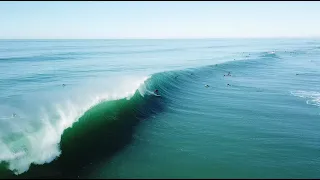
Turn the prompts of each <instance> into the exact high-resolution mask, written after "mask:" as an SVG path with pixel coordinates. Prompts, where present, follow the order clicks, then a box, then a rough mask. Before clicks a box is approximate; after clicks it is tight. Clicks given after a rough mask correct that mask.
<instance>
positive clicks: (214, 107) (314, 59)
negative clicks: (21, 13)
mask: <svg viewBox="0 0 320 180" xmlns="http://www.w3.org/2000/svg"><path fill="white" fill-rule="evenodd" d="M284 42H285V43H284ZM7 43H8V42H6V41H0V52H2V54H1V57H0V78H1V79H0V92H1V93H0V101H1V102H2V103H1V104H0V150H1V151H0V162H1V164H0V178H3V177H9V178H17V177H18V178H37V177H46V178H48V177H49V178H52V177H56V178H64V177H67V178H77V177H78V176H80V177H88V174H92V173H93V174H94V175H93V176H92V177H104V178H106V177H107V178H119V177H126V178H129V177H137V178H138V177H146V175H145V174H142V169H145V170H147V171H148V172H153V173H154V174H153V175H151V174H152V173H151V174H149V175H150V176H152V177H153V176H154V177H163V176H165V175H163V174H161V173H157V171H156V170H155V169H152V168H151V165H154V166H155V167H158V168H157V169H161V168H160V166H161V167H162V168H163V171H164V172H168V173H167V174H168V176H170V177H174V176H175V173H173V172H172V173H171V171H170V168H172V166H174V165H175V163H180V164H185V166H184V167H181V168H180V170H182V169H187V170H188V169H189V168H190V171H189V170H188V172H187V173H185V175H181V176H178V177H182V176H183V177H186V176H188V177H195V176H194V175H193V174H192V173H193V170H192V167H193V168H194V166H192V163H191V162H194V164H197V167H203V166H204V164H206V165H205V166H206V167H217V166H219V164H220V165H221V164H224V165H225V169H229V170H230V171H232V172H233V173H234V174H235V175H238V176H237V177H253V178H256V177H261V176H263V174H272V173H274V174H276V175H277V176H278V177H309V176H303V174H304V175H305V174H306V172H304V171H303V169H300V170H297V169H295V168H294V167H293V166H292V164H291V163H292V162H293V161H299V162H300V163H302V164H304V163H305V161H303V158H302V157H305V158H309V159H311V158H312V157H313V155H314V153H313V150H314V149H313V147H317V146H318V144H317V143H316V142H314V137H316V136H318V135H319V134H317V128H316V127H315V126H312V124H313V125H314V123H315V122H316V120H317V118H319V113H316V115H314V112H318V111H317V109H312V108H311V107H309V106H304V105H305V103H301V101H299V99H298V98H296V96H297V97H301V98H304V99H306V102H307V104H311V105H314V106H313V107H318V106H319V93H318V92H320V87H319V84H320V83H319V78H316V77H318V75H319V65H320V64H319V63H318V57H319V48H317V45H316V44H308V43H305V41H301V40H286V41H283V40H259V41H257V40H181V41H178V40H175V41H174V40H146V41H145V40H127V41H125V40H119V41H111V40H110V41H80V42H74V41H22V42H20V41H16V42H11V46H8V44H7ZM25 44H28V46H27V47H26V48H24V46H25ZM240 47H241V48H240ZM229 72H230V75H228V73H229ZM13 84H14V86H13ZM62 84H64V85H62ZM155 89H158V90H159V92H160V94H161V97H156V96H154V93H153V91H154V90H155ZM287 104H289V105H287ZM303 118H308V119H309V122H308V124H307V125H303V124H301V121H300V120H301V119H303ZM241 122H245V123H241ZM146 124H147V125H148V128H149V129H143V130H142V131H141V129H140V128H141V127H144V126H145V125H146ZM309 125H310V126H309ZM297 127H300V129H299V128H297ZM137 129H138V130H137ZM139 129H140V130H139ZM290 129H291V130H290ZM292 129H294V130H295V131H294V132H293V131H292ZM225 132H228V133H225ZM277 132H282V134H281V133H277ZM299 133H300V134H301V133H302V134H303V137H304V140H305V142H303V141H302V139H301V138H298V137H299V135H298V134H299ZM139 134H140V136H139ZM141 134H143V135H141ZM300 137H301V136H300ZM312 137H313V138H312ZM149 138H150V139H149ZM277 138H280V139H281V138H282V139H284V141H280V140H279V139H277ZM274 139H276V140H274ZM258 140H259V141H258ZM273 140H274V141H273ZM285 140H287V141H285ZM293 140H295V141H296V142H300V145H299V148H301V149H304V150H305V151H298V150H297V149H295V150H294V151H295V153H296V154H297V155H298V156H297V157H294V156H293V154H294V153H292V151H290V148H288V147H293V145H294V143H293ZM146 142H148V143H146ZM214 142H222V143H221V144H220V145H219V143H214ZM137 143H138V145H137ZM308 143H309V144H308ZM131 144H134V145H131ZM310 144H311V145H310ZM213 147H215V148H213ZM241 147H250V149H243V148H241ZM276 147H281V148H280V149H277V148H276ZM127 148H129V149H131V150H132V149H133V151H132V152H126V151H125V152H123V151H124V149H127ZM263 148H265V149H268V150H269V152H270V153H269V154H268V153H267V152H265V150H264V149H263ZM220 150H221V151H220ZM307 151H308V152H311V153H310V154H308V155H306V154H304V152H307ZM143 152H144V153H146V154H145V155H148V156H149V155H150V157H151V156H152V157H154V160H152V161H151V160H149V161H148V160H145V161H143V160H141V159H135V157H142V155H143ZM151 152H152V155H151V154H148V153H151ZM211 152H214V154H217V155H219V156H220V158H218V157H217V156H214V155H211V154H212V153H211ZM246 152H247V153H250V154H251V155H252V157H253V158H252V159H250V158H249V157H248V156H246ZM123 153H124V155H123ZM140 153H142V154H140ZM179 153H180V154H181V153H182V154H184V155H185V156H184V157H190V159H188V158H182V157H180V156H179V155H178V154H179ZM259 153H262V154H263V157H262V156H260V155H259ZM119 154H120V156H118V155H119ZM161 155H162V156H161ZM164 155H166V156H168V157H171V158H172V159H173V161H175V162H172V163H171V164H170V163H168V162H164V159H165V158H163V157H164ZM238 155H239V156H238ZM240 155H241V156H240ZM277 155H281V156H277ZM285 155H286V156H288V157H291V159H292V161H290V160H287V159H285V158H281V157H284V156H285ZM125 157H131V158H127V159H126V158H125ZM204 157H205V158H204ZM229 157H233V158H234V160H231V159H230V158H229ZM241 157H247V160H246V162H248V164H247V165H246V164H242V162H244V161H241ZM299 157H301V159H299ZM114 158H115V159H114ZM118 158H119V159H118ZM122 158H123V159H122ZM199 159H201V161H200V160H199ZM279 159H280V160H279ZM278 160H279V161H282V162H283V164H282V165H283V167H288V169H291V170H293V169H294V170H295V171H293V172H294V173H293V172H292V173H290V172H289V171H286V170H283V171H282V172H279V173H278V171H277V172H276V171H272V169H273V170H274V167H275V166H273V165H275V164H277V163H276V162H278ZM300 160H301V161H300ZM258 161H259V162H258ZM108 162H112V163H111V164H112V165H110V164H108V168H106V167H105V163H108ZM123 162H126V163H124V164H123ZM135 162H140V165H139V166H141V169H140V170H139V171H138V170H137V171H135V172H134V170H132V171H130V170H128V169H130V167H133V166H134V165H133V164H135ZM228 162H230V163H234V164H239V165H241V166H242V168H243V171H242V172H244V171H247V172H249V175H247V176H245V175H244V174H241V172H239V171H240V170H239V171H237V170H234V167H233V166H232V165H231V164H228ZM157 163H158V164H157ZM272 163H274V164H272ZM308 163H309V162H307V163H306V164H308ZM163 164H167V165H168V166H167V167H163ZM306 164H304V165H306ZM314 164H316V165H317V164H318V162H315V163H314ZM149 165H150V166H149ZM171 165H172V166H171ZM278 165H279V164H278ZM253 166H256V167H261V166H265V167H266V168H265V170H261V169H255V168H253ZM279 166H281V165H279ZM109 167H110V169H109ZM120 167H123V168H124V169H126V170H124V169H122V168H120ZM175 167H179V166H178V164H176V166H175ZM221 168H222V167H221ZM239 168H240V169H241V167H237V169H239ZM245 168H247V169H245ZM222 169H223V168H222ZM309 171H310V172H311V173H310V176H312V177H314V175H315V174H317V173H319V172H318V171H317V170H315V169H314V166H310V169H309ZM115 172H118V173H120V174H117V175H115V174H114V173H115ZM144 172H145V171H144ZM181 172H182V171H181ZM213 172H214V174H216V175H217V177H227V175H226V174H223V172H224V171H220V170H217V169H210V168H208V169H204V170H203V174H202V176H203V177H212V175H213V174H212V173H213ZM259 173H260V174H259ZM281 173H283V174H284V175H283V176H281ZM295 173H296V174H295ZM299 173H300V174H299ZM101 174H102V175H101ZM177 174H179V168H177ZM180 174H181V173H180ZM100 175H101V176H100ZM295 175H296V176H295ZM150 176H148V177H150ZM199 176H201V175H199ZM202 176H201V177H202ZM263 177H265V176H263Z"/></svg>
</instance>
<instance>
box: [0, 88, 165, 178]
mask: <svg viewBox="0 0 320 180" xmlns="http://www.w3.org/2000/svg"><path fill="white" fill-rule="evenodd" d="M164 109H165V99H164V98H158V97H154V96H145V97H144V98H143V97H141V96H140V94H139V93H138V92H136V94H135V95H134V96H133V97H132V98H131V99H130V100H126V99H120V100H115V101H107V102H103V103H100V104H99V105H97V106H95V107H93V108H92V109H90V110H89V111H87V112H86V113H85V114H84V115H83V116H82V117H81V118H80V119H79V121H78V122H76V123H75V124H74V125H73V127H72V128H68V129H66V130H65V131H64V133H63V135H62V139H61V143H60V149H61V151H62V153H61V155H60V157H59V158H57V159H56V160H55V161H53V162H51V163H48V164H44V165H32V166H31V167H30V169H29V170H28V171H27V172H26V173H23V174H21V175H19V176H16V175H14V174H13V173H12V172H11V171H9V170H5V168H3V167H0V178H79V177H80V178H81V177H83V176H84V175H85V174H89V173H90V172H92V171H93V170H94V168H95V167H96V166H97V164H99V163H102V162H106V161H108V159H110V158H111V157H112V155H114V154H115V153H117V152H119V151H120V150H121V149H123V148H124V147H125V146H126V145H128V144H129V143H130V142H131V141H132V135H133V131H134V127H135V126H136V125H137V124H138V123H139V121H141V120H147V119H148V118H150V117H151V116H152V115H154V114H157V113H160V112H162V111H164ZM1 166H6V164H4V163H2V164H1Z"/></svg>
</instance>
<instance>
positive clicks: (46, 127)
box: [0, 77, 149, 174]
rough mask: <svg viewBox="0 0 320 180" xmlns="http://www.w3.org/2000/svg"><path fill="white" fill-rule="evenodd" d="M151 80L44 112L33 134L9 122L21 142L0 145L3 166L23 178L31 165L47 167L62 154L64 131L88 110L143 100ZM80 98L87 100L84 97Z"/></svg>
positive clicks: (67, 103)
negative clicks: (119, 101) (109, 103)
mask: <svg viewBox="0 0 320 180" xmlns="http://www.w3.org/2000/svg"><path fill="white" fill-rule="evenodd" d="M148 78H149V77H144V78H142V79H138V80H132V79H128V80H126V81H124V83H121V84H117V86H114V89H113V90H112V89H111V90H108V92H105V93H100V94H98V95H94V96H91V97H89V98H86V100H85V101H82V102H86V103H79V102H77V101H73V100H70V99H66V100H65V102H61V103H58V104H55V105H53V107H54V108H53V112H55V113H53V114H50V113H49V112H51V111H52V110H50V109H46V108H41V114H40V116H39V119H40V120H41V122H40V123H41V128H40V129H38V130H37V131H34V132H31V133H30V132H29V131H28V129H29V127H28V126H26V125H25V124H18V123H14V122H9V123H11V125H14V126H15V127H16V128H15V129H16V130H15V132H17V133H20V137H21V138H18V140H16V141H14V142H3V141H0V150H1V151H0V162H2V161H5V162H8V163H9V169H10V170H12V171H13V172H14V173H15V174H21V173H23V172H26V171H27V170H28V169H29V167H30V165H31V164H32V163H33V164H44V163H49V162H51V161H53V160H54V159H55V158H57V157H59V156H60V154H61V153H62V152H61V150H60V148H59V143H60V140H61V136H62V134H63V131H64V130H65V129H67V128H69V127H72V125H73V123H74V122H76V121H77V120H78V119H79V118H80V117H81V116H82V115H83V114H84V113H85V112H86V111H87V110H89V109H90V108H92V107H93V106H95V105H97V104H98V103H100V102H102V101H107V100H116V99H121V98H125V97H126V98H127V99H128V100H129V99H130V98H131V97H132V96H133V95H134V93H135V91H136V90H138V91H139V93H140V94H141V95H142V96H144V94H145V92H146V91H147V90H146V87H145V85H144V82H145V81H146V80H147V79H148ZM79 98H80V99H82V100H83V99H84V97H79ZM53 119H54V120H53ZM8 127H9V126H8Z"/></svg>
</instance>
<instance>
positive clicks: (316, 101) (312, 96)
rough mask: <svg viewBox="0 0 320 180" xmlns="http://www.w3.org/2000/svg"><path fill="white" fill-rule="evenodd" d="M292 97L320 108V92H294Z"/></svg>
mask: <svg viewBox="0 0 320 180" xmlns="http://www.w3.org/2000/svg"><path fill="white" fill-rule="evenodd" d="M291 94H292V95H294V96H297V97H301V98H304V99H306V103H307V104H310V105H315V106H320V92H316V91H293V92H291Z"/></svg>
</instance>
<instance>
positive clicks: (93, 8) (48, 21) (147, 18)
mask: <svg viewBox="0 0 320 180" xmlns="http://www.w3.org/2000/svg"><path fill="white" fill-rule="evenodd" d="M0 23H1V25H0V38H1V39H4V38H5V39H10V38H18V39H19V38H20V39H23V38H36V39H41V38H65V39H68V38H69V39H70V38H207V37H208V38H215V37H320V2H302V1H301V2H294V1H292V2H276V1H275V2H272V1H270V2H259V1H257V2H250V1H248V2H214V1H212V2H205V1H203V2H196V1H194V2H187V1H186V2H142V1H141V2H107V1H106V2H98V1H97V2H93V1H87V2H22V1H21V2H0Z"/></svg>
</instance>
